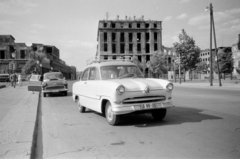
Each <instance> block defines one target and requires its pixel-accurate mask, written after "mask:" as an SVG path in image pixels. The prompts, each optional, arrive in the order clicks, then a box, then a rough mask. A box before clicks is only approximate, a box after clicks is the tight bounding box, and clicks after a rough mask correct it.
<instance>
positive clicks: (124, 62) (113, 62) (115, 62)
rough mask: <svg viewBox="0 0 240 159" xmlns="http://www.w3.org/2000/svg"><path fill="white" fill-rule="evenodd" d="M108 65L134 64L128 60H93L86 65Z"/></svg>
mask: <svg viewBox="0 0 240 159" xmlns="http://www.w3.org/2000/svg"><path fill="white" fill-rule="evenodd" d="M109 65H135V64H134V63H132V62H129V61H104V62H102V61H101V62H94V63H92V64H90V65H88V67H92V66H97V67H101V66H109Z"/></svg>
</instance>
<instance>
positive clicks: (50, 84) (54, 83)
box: [43, 80, 65, 86]
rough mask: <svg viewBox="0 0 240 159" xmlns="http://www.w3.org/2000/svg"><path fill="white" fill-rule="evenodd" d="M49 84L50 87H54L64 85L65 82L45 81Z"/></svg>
mask: <svg viewBox="0 0 240 159" xmlns="http://www.w3.org/2000/svg"><path fill="white" fill-rule="evenodd" d="M43 82H45V83H47V84H48V86H54V85H62V84H63V83H65V80H54V81H45V80H44V81H43Z"/></svg>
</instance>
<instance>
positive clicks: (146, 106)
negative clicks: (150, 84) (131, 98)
mask: <svg viewBox="0 0 240 159" xmlns="http://www.w3.org/2000/svg"><path fill="white" fill-rule="evenodd" d="M161 107H162V105H161V103H148V104H141V105H140V106H139V108H140V109H141V110H144V109H154V108H161Z"/></svg>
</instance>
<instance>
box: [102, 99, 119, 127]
mask: <svg viewBox="0 0 240 159" xmlns="http://www.w3.org/2000/svg"><path fill="white" fill-rule="evenodd" d="M105 117H106V119H107V121H108V124H110V125H113V126H114V125H117V124H118V122H119V120H120V116H119V115H116V114H113V112H112V106H111V103H110V102H107V104H106V107H105Z"/></svg>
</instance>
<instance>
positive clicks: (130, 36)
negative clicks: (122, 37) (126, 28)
mask: <svg viewBox="0 0 240 159" xmlns="http://www.w3.org/2000/svg"><path fill="white" fill-rule="evenodd" d="M128 36H129V42H132V41H133V33H129V35H128Z"/></svg>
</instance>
